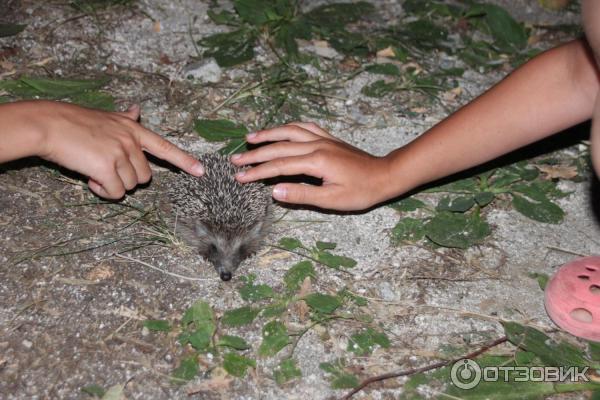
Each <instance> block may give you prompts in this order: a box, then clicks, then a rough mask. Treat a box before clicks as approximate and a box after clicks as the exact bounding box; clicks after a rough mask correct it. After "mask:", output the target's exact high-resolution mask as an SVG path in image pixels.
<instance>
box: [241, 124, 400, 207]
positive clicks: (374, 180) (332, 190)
mask: <svg viewBox="0 0 600 400" xmlns="http://www.w3.org/2000/svg"><path fill="white" fill-rule="evenodd" d="M247 140H248V142H249V143H252V144H258V143H266V142H275V143H272V144H269V145H266V146H262V147H259V148H257V149H255V150H251V151H248V152H246V153H242V154H236V155H233V156H232V157H231V161H232V162H233V163H234V164H236V165H239V166H241V165H248V164H256V163H260V165H258V166H255V167H253V168H250V169H248V170H246V171H242V172H240V173H238V174H237V175H236V179H237V180H238V181H239V182H251V181H255V180H259V179H265V178H272V177H275V176H281V175H284V176H290V175H308V176H312V177H315V178H319V179H322V182H323V183H322V185H320V186H316V185H308V184H297V183H279V184H277V185H275V187H274V188H273V197H274V198H275V199H276V200H279V201H282V202H286V203H296V204H309V205H314V206H317V207H321V208H327V209H334V210H343V211H348V210H362V209H365V208H368V207H370V206H372V205H374V204H377V203H379V202H381V201H383V200H385V199H386V198H387V194H386V190H385V189H386V186H389V185H388V180H389V166H388V161H387V159H386V158H382V157H375V156H373V155H371V154H368V153H366V152H364V151H362V150H360V149H357V148H356V147H353V146H351V145H349V144H348V143H345V142H343V141H341V140H339V139H337V138H335V137H334V136H332V135H330V134H329V133H328V132H326V131H325V130H323V129H321V128H320V127H319V126H317V125H315V124H313V123H300V122H299V123H292V124H288V125H284V126H281V127H277V128H273V129H268V130H264V131H260V132H257V133H254V134H249V135H248V136H247Z"/></svg>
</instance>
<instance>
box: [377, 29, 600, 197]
mask: <svg viewBox="0 0 600 400" xmlns="http://www.w3.org/2000/svg"><path fill="white" fill-rule="evenodd" d="M598 87H599V82H598V71H597V69H596V64H595V62H594V61H593V56H592V54H591V53H590V51H589V49H588V47H587V45H586V44H585V42H584V41H582V40H578V41H574V42H570V43H567V44H565V45H563V46H560V47H557V48H555V49H552V50H550V51H548V52H545V53H543V54H541V55H539V56H537V57H535V58H534V59H532V60H531V61H529V62H528V63H526V64H525V65H523V66H522V67H520V68H518V69H517V70H515V71H514V72H513V73H511V74H510V75H509V76H508V77H506V78H505V79H504V80H502V81H501V82H500V83H498V84H497V85H496V86H494V87H493V88H491V89H490V90H489V91H487V92H486V93H484V94H483V95H481V96H480V97H479V98H477V99H476V100H474V101H472V102H471V103H469V104H467V105H466V106H464V107H463V108H461V109H460V110H459V111H457V112H456V113H454V114H453V115H451V116H450V117H448V118H446V119H445V120H443V121H442V122H440V123H439V124H437V125H436V126H434V127H433V128H432V129H430V130H429V131H427V132H426V133H424V134H423V135H422V136H420V137H419V138H417V139H416V140H414V141H413V142H411V143H409V144H408V145H406V146H404V147H402V148H400V149H397V150H395V151H393V152H392V153H390V154H389V155H388V156H387V157H386V158H387V159H388V161H389V179H390V180H391V181H392V182H394V184H392V185H389V187H390V189H388V190H391V191H392V192H391V193H386V197H387V198H390V197H394V196H395V195H398V194H401V193H404V192H406V191H408V190H410V189H413V188H414V187H417V186H419V185H422V184H424V183H427V182H430V181H433V180H436V179H439V178H442V177H444V176H447V175H450V174H453V173H455V172H458V171H461V170H464V169H467V168H470V167H473V166H476V165H479V164H481V163H484V162H486V161H489V160H491V159H494V158H496V157H498V156H500V155H502V154H505V153H507V152H509V151H512V150H514V149H517V148H520V147H522V146H524V145H527V144H530V143H533V142H535V141H537V140H539V139H542V138H544V137H546V136H549V135H551V134H553V133H556V132H559V131H561V130H563V129H566V128H568V127H570V126H573V125H575V124H577V123H580V122H583V121H585V120H587V119H589V118H590V117H591V115H592V112H593V107H594V101H595V98H596V94H597V92H598Z"/></svg>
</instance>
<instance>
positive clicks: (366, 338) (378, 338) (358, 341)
mask: <svg viewBox="0 0 600 400" xmlns="http://www.w3.org/2000/svg"><path fill="white" fill-rule="evenodd" d="M375 345H379V346H381V347H383V348H386V349H387V348H388V347H390V340H389V339H388V337H387V335H386V334H385V333H383V332H377V331H376V330H374V329H373V328H367V329H366V330H364V331H362V332H360V333H355V334H354V335H352V336H351V337H350V340H349V341H348V349H347V350H348V351H351V352H353V353H355V354H356V355H358V356H366V355H369V354H371V353H372V352H373V349H374V348H375Z"/></svg>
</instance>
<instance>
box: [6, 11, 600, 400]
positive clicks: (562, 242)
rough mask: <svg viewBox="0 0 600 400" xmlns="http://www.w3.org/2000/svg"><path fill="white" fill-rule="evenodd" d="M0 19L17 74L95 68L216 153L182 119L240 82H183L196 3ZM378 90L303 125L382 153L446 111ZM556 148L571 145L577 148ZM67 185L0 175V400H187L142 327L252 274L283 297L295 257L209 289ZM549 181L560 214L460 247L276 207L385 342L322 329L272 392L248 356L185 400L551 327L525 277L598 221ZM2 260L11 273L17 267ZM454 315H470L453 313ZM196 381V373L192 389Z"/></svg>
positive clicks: (167, 351)
mask: <svg viewBox="0 0 600 400" xmlns="http://www.w3.org/2000/svg"><path fill="white" fill-rule="evenodd" d="M4 3H6V2H4ZM374 3H375V4H376V6H377V7H378V10H379V12H380V17H381V18H386V19H387V18H393V17H394V15H398V14H399V13H401V7H400V5H399V4H398V2H396V1H377V2H374ZM498 3H501V4H502V5H505V6H507V7H508V6H510V9H511V12H513V14H514V15H515V17H517V18H519V19H521V20H523V21H526V22H528V23H534V22H535V23H539V24H557V23H563V22H574V21H577V20H578V16H577V15H575V14H573V13H570V12H563V13H552V12H547V11H544V10H541V9H540V8H539V7H538V6H537V3H536V2H534V1H518V2H508V1H499V2H498ZM3 7H6V10H4V11H6V12H0V15H7V17H6V18H8V20H9V21H19V22H23V23H27V24H28V27H27V29H26V30H25V32H23V34H21V35H19V36H18V37H15V38H9V39H0V45H1V46H3V47H15V48H16V49H17V51H16V54H15V55H12V56H11V57H12V58H10V59H9V61H10V62H11V63H13V64H14V66H15V69H16V70H18V72H19V73H29V74H38V75H45V74H47V73H49V74H51V75H53V76H89V75H91V74H92V73H97V72H99V73H100V74H102V73H105V74H108V75H109V76H111V77H113V80H112V83H111V86H110V89H111V91H113V93H114V94H115V96H116V97H117V98H118V99H119V101H120V102H121V103H122V104H123V106H124V105H125V104H129V103H131V102H141V104H142V108H143V116H142V123H143V124H144V125H146V126H147V127H149V128H150V129H153V130H155V131H157V132H160V133H161V134H163V135H165V136H167V137H169V138H170V139H172V140H173V141H175V142H176V143H178V144H180V145H181V146H182V147H185V148H187V149H189V150H191V151H196V152H204V151H210V150H215V149H216V148H218V147H219V145H215V144H208V143H206V142H204V141H203V140H202V139H198V138H197V137H196V136H195V134H194V133H193V132H192V130H191V127H190V124H191V122H192V121H193V119H194V118H196V117H198V116H203V115H206V114H207V113H208V112H209V110H211V109H212V108H213V107H214V106H215V105H216V104H219V103H220V102H221V101H222V100H223V99H224V98H225V97H226V96H227V95H228V94H230V93H231V92H232V90H233V89H235V88H236V85H238V86H239V83H238V81H237V80H236V79H239V78H238V77H239V76H243V72H240V71H242V70H243V68H242V69H240V68H234V69H229V70H224V71H223V72H222V77H221V79H220V81H219V82H218V83H211V84H206V83H203V82H199V81H193V80H188V79H186V76H185V73H184V72H183V71H185V70H186V66H187V65H188V64H190V63H193V62H194V60H193V57H195V56H196V50H195V48H194V46H193V43H192V41H191V39H190V34H191V35H192V36H193V37H194V38H196V39H198V38H200V37H202V36H204V35H207V34H209V33H213V32H217V31H223V30H224V28H223V27H222V26H215V25H214V24H213V23H212V22H210V21H209V20H208V19H207V17H206V11H207V9H208V1H206V2H205V1H199V0H174V1H164V0H141V1H139V3H138V6H136V7H133V8H131V7H118V8H115V9H111V10H108V11H103V12H102V13H100V14H99V15H98V16H97V17H96V18H92V17H89V16H83V17H81V16H80V13H78V12H76V11H74V10H73V9H72V8H70V7H68V6H67V5H65V4H64V3H59V2H37V1H27V0H24V1H20V2H19V1H8V4H6V5H0V11H3V10H2V8H3ZM141 10H143V12H142V11H141ZM74 17H76V18H74ZM149 17H152V19H154V21H153V20H151V19H150V18H149ZM2 18H3V17H2ZM6 18H5V19H6ZM549 45H551V43H546V44H544V46H549ZM164 56H167V57H168V62H165V57H164ZM264 57H266V56H264ZM40 65H43V66H40ZM240 74H242V75H240ZM503 74H505V72H502V71H497V72H492V73H485V74H481V73H479V71H474V70H469V71H467V72H466V73H465V75H464V76H463V78H461V79H460V80H459V84H460V86H461V87H462V88H463V93H462V95H461V96H459V97H457V98H455V99H447V100H445V104H444V105H445V107H446V108H448V109H450V110H452V109H456V108H457V107H459V106H460V105H461V104H464V103H465V102H467V101H468V100H470V99H471V98H473V97H474V96H476V95H477V94H478V93H481V92H482V91H483V90H485V89H486V88H487V87H489V86H490V85H491V84H493V83H494V82H496V81H498V80H499V79H500V78H501V77H502V76H503ZM7 78H8V76H6V77H5V78H4V79H7ZM375 79H377V77H375V76H372V75H370V74H361V75H359V76H358V77H357V78H355V79H353V80H350V81H348V82H347V83H345V84H344V86H343V87H341V88H340V89H338V91H337V93H336V94H337V95H338V96H340V97H345V98H349V99H354V101H353V102H344V101H342V100H336V99H329V100H328V102H329V104H328V105H329V107H331V108H332V109H334V110H335V111H336V112H337V113H338V114H339V115H340V117H339V118H335V119H323V120H320V121H318V122H319V123H321V124H322V125H323V126H324V127H326V128H328V129H330V130H331V131H332V132H333V133H334V134H336V135H338V136H339V137H341V138H343V139H344V140H347V141H349V142H350V143H352V144H355V145H357V146H359V147H360V148H363V149H365V150H367V151H371V152H373V153H376V154H385V153H387V152H389V151H390V150H392V149H394V148H396V147H398V146H400V145H402V144H405V143H407V142H409V141H410V140H412V139H413V138H414V137H416V136H417V135H418V134H420V133H422V132H423V131H425V130H426V129H427V128H428V127H430V126H432V125H433V124H435V123H436V122H437V121H439V120H440V119H442V118H443V117H444V116H445V115H446V114H447V111H446V110H445V109H444V108H443V107H440V106H439V105H437V104H431V103H427V104H425V105H424V107H426V110H423V111H422V112H420V113H417V114H415V115H411V116H406V115H405V114H403V113H402V112H401V111H399V107H398V106H399V105H398V104H397V103H395V102H394V101H392V100H391V99H390V98H384V99H381V100H379V99H371V98H366V97H364V96H363V95H361V94H360V89H361V88H362V86H363V85H364V84H365V83H367V82H370V81H374V80H375ZM232 88H233V89H232ZM365 110H367V111H366V112H365ZM369 110H370V111H369ZM239 111H240V110H237V109H236V110H232V109H228V108H227V107H225V108H224V109H223V110H222V111H221V112H220V116H222V117H224V118H232V119H235V120H240V121H243V122H246V123H249V125H251V122H252V115H251V112H252V111H251V110H245V112H244V110H242V113H241V114H240V113H239ZM568 151H577V146H576V145H575V147H573V148H571V149H570V150H568ZM155 172H156V174H155V179H154V182H153V183H152V184H150V185H149V186H147V187H145V188H141V189H138V190H136V191H135V192H134V193H131V194H130V195H128V199H127V200H126V201H127V204H132V205H136V206H138V207H148V206H151V205H152V204H153V202H155V201H156V199H160V198H161V197H162V196H163V194H162V193H161V192H160V191H159V190H157V187H158V186H157V184H156V183H157V181H160V179H161V176H162V175H164V174H165V173H166V172H165V170H164V169H163V168H160V167H155ZM82 183H83V181H81V180H80V179H79V178H78V177H73V176H72V175H70V174H68V173H66V172H65V171H60V170H58V169H57V168H56V167H55V166H52V165H46V164H43V163H40V162H39V161H37V160H26V161H25V162H22V163H14V164H10V165H4V166H2V168H1V169H0V210H1V212H0V397H2V398H6V399H37V398H39V399H45V398H82V399H83V398H89V396H88V395H86V394H83V393H81V391H80V389H81V388H82V387H84V386H87V385H91V384H97V385H100V386H102V387H104V388H108V387H110V386H113V385H116V384H124V383H127V386H126V389H125V394H126V396H127V398H132V399H163V398H164V399H166V398H188V396H187V395H186V387H185V386H183V387H182V386H178V385H174V384H172V383H171V382H170V380H169V377H168V376H169V374H170V373H171V372H172V370H173V369H174V368H175V367H176V366H177V364H178V362H179V360H180V359H181V358H182V357H183V355H184V354H187V353H188V352H189V351H188V350H186V349H183V348H182V347H181V346H180V345H179V344H178V343H177V342H176V340H174V337H173V335H167V334H159V333H149V332H147V331H145V330H143V329H142V325H141V321H143V320H145V319H169V320H179V319H180V318H181V315H182V314H183V312H184V310H185V309H186V308H187V307H188V306H189V305H190V304H192V303H193V302H194V301H195V300H197V299H199V298H202V299H204V300H206V301H207V302H209V303H210V304H211V306H212V307H213V309H214V310H215V312H216V313H217V314H218V315H220V314H222V313H223V312H225V311H226V310H228V309H232V308H235V307H239V306H241V305H243V304H244V302H243V301H242V300H241V298H240V296H239V294H238V292H237V291H236V290H235V289H236V288H238V287H240V286H241V284H242V283H241V282H240V280H239V275H243V274H249V273H253V274H255V275H256V276H257V281H258V282H261V283H266V284H269V285H271V286H273V287H274V288H281V287H282V284H283V283H282V279H283V275H284V273H285V271H286V270H287V269H288V268H289V267H290V266H291V265H292V264H293V263H295V262H297V261H299V260H300V258H299V257H296V256H293V255H291V254H289V253H286V252H283V251H280V250H277V249H274V248H270V247H268V246H266V247H265V248H264V250H263V251H262V252H260V253H259V254H258V255H257V256H256V257H253V258H251V259H249V260H248V261H247V262H245V263H244V265H243V266H242V267H240V270H239V271H238V275H237V276H236V277H235V278H234V280H233V281H232V282H228V283H227V282H221V281H220V280H218V278H217V276H216V274H215V273H214V270H213V268H212V266H210V265H209V264H207V263H206V262H204V261H203V260H202V259H200V258H199V257H197V256H195V255H194V254H193V253H191V252H189V251H185V250H182V249H181V248H178V247H174V246H157V245H150V246H147V247H143V248H141V249H132V250H129V251H127V249H130V248H133V247H136V245H138V244H139V243H141V242H143V241H144V240H146V238H147V235H146V236H145V234H147V231H144V227H143V225H140V224H133V225H131V224H130V223H131V221H132V220H133V219H134V218H136V216H138V214H136V211H135V210H133V211H128V212H127V213H124V214H118V215H115V214H117V213H118V212H119V211H123V208H119V207H118V206H115V205H106V204H91V203H93V202H94V201H95V200H96V198H94V197H93V196H92V195H90V193H89V192H87V190H86V189H84V188H82V185H81V184H82ZM561 185H562V186H561V188H562V189H563V190H567V191H572V192H573V193H572V194H571V195H570V196H568V197H566V198H564V199H561V200H559V204H560V206H561V207H562V208H563V209H564V210H565V211H566V217H565V220H564V222H563V223H561V224H559V225H548V224H542V223H537V222H534V221H531V220H529V219H527V218H525V217H524V216H522V215H521V214H519V213H517V212H515V211H514V210H512V209H511V208H510V207H504V206H503V203H502V202H499V204H498V205H497V206H494V207H492V208H488V209H486V215H487V219H488V221H489V222H490V223H491V224H492V229H493V233H492V235H491V236H490V237H489V238H488V239H486V241H485V243H484V244H483V245H481V246H477V247H475V248H472V249H470V250H467V251H458V250H450V249H437V250H435V251H432V250H430V249H427V248H421V247H416V246H396V245H394V244H393V243H392V242H391V241H390V230H391V229H392V228H393V227H394V225H395V224H396V223H397V222H398V220H399V215H398V213H397V212H396V211H394V210H393V209H391V208H389V207H385V206H382V207H378V208H375V209H373V210H371V211H369V212H366V213H359V214H355V215H337V214H333V213H323V212H319V211H313V210H302V209H291V210H286V209H284V208H282V207H278V208H277V210H276V214H277V216H280V217H282V219H281V221H279V222H278V223H277V224H276V225H275V228H274V230H273V232H272V234H271V235H270V236H269V238H268V242H269V243H276V242H277V241H278V240H279V238H280V237H282V236H291V237H295V238H298V239H300V240H302V241H303V242H304V243H307V244H310V243H314V241H315V240H321V241H331V242H335V243H337V245H338V248H337V249H336V251H337V253H338V254H343V255H346V256H348V257H352V258H353V259H355V260H356V261H357V262H358V265H357V267H356V268H354V269H353V270H352V271H351V274H347V273H342V272H336V271H333V270H331V269H327V268H324V267H321V266H317V280H316V282H315V283H313V286H314V288H316V289H318V290H320V291H323V292H333V291H335V290H339V289H341V288H343V287H348V288H350V289H351V290H352V291H353V292H355V293H359V294H362V295H364V296H366V297H367V298H369V299H371V301H370V302H369V306H368V307H369V313H370V314H371V315H372V316H373V317H374V320H375V322H376V323H379V324H381V325H382V326H383V328H384V329H385V330H386V332H387V334H388V336H389V338H390V340H391V342H392V346H391V347H390V348H389V349H377V350H376V351H375V352H374V354H373V355H372V356H371V357H370V358H368V359H361V358H360V357H353V355H352V354H351V353H348V352H347V351H345V348H346V343H347V340H348V332H349V331H350V330H352V329H353V328H354V327H353V326H352V325H351V324H348V323H344V322H336V323H332V324H330V325H328V326H327V327H326V328H324V329H323V330H324V331H327V332H328V334H327V335H325V336H324V335H323V330H320V331H318V332H317V331H310V332H309V333H308V334H306V335H305V336H304V337H303V339H302V340H301V341H300V343H299V345H298V348H297V349H296V351H295V358H296V359H297V362H298V366H299V367H300V369H301V370H302V373H303V377H302V378H300V379H298V380H296V381H294V383H291V384H288V385H284V386H282V387H280V386H278V385H277V384H276V383H275V382H274V381H273V380H272V379H271V369H272V367H273V365H275V364H276V362H275V359H259V360H258V365H257V368H256V370H255V371H254V372H253V373H251V374H249V375H248V376H247V377H246V378H244V379H235V380H233V381H232V382H231V384H230V385H229V386H226V387H224V388H221V389H220V390H215V391H213V392H210V393H202V394H199V395H196V396H192V398H202V399H205V398H206V399H219V398H224V399H259V398H260V399H301V398H302V399H325V398H331V397H336V396H340V395H341V394H343V391H334V390H332V389H330V388H329V382H328V381H327V380H326V377H325V374H324V373H323V371H321V370H320V369H319V368H318V365H319V363H320V362H324V361H331V360H334V359H336V358H338V357H346V358H347V359H349V360H350V364H351V365H354V366H356V368H355V372H357V373H358V374H359V375H360V376H361V377H363V378H364V377H367V376H371V375H374V374H378V373H383V372H386V371H390V370H396V369H403V368H410V367H412V366H416V365H422V364H425V363H428V361H429V362H431V360H432V359H434V358H435V356H436V354H439V353H440V352H441V351H442V349H443V348H444V347H445V346H448V345H450V346H455V347H457V348H464V349H469V348H470V347H469V346H470V344H471V343H481V342H483V341H485V340H486V339H488V338H491V337H497V336H499V335H501V334H502V329H501V326H500V325H499V324H498V323H497V322H496V321H495V319H498V318H506V319H511V320H517V321H528V323H532V324H534V325H536V326H539V327H553V325H552V323H551V321H550V320H549V319H548V317H547V315H546V313H545V311H544V307H543V293H542V291H541V290H540V289H539V287H538V285H537V282H536V281H535V280H533V279H530V278H529V277H528V274H529V273H530V272H532V271H535V272H540V273H547V274H552V272H553V271H555V270H556V268H558V267H559V266H560V265H562V264H563V263H565V262H567V261H569V260H571V259H572V258H574V257H575V256H574V255H573V253H579V254H595V253H598V252H599V251H600V241H598V240H597V239H596V238H598V237H599V236H598V235H599V234H600V226H599V224H598V219H597V214H595V212H594V210H593V207H592V200H593V199H594V198H596V199H597V197H594V196H593V193H594V191H593V188H596V189H597V187H596V186H594V185H593V184H592V183H591V182H587V181H584V182H581V183H573V182H564V183H562V184H561ZM75 205H77V206H75ZM88 248H89V249H88ZM82 249H84V250H85V251H78V252H76V253H74V254H68V255H60V253H62V252H65V251H67V252H73V251H77V250H82ZM557 249H562V250H557ZM115 252H122V254H124V255H126V256H128V257H132V258H135V259H137V260H140V261H144V262H146V263H149V264H151V265H153V266H156V267H158V268H161V269H164V270H168V271H171V272H174V273H178V274H182V275H185V276H191V277H200V278H202V279H201V280H197V281H189V280H182V279H178V278H174V277H172V276H169V275H166V274H164V273H161V272H158V271H156V270H153V269H150V268H148V267H145V266H143V265H141V264H140V263H137V262H132V261H128V260H124V259H122V258H118V257H115V256H114V255H113V254H114V253H115ZM15 260H21V262H19V263H18V264H16V265H15ZM465 312H468V313H471V315H472V317H470V318H463V317H462V316H461V314H462V313H465ZM260 327H261V325H260V324H258V323H254V324H251V325H249V326H246V327H243V328H240V329H239V330H238V331H237V333H238V334H241V335H243V336H244V337H245V338H246V340H247V341H248V342H249V343H251V344H252V345H253V346H254V347H257V346H258V344H259V343H260ZM324 337H325V339H324ZM203 379H205V378H204V377H202V376H199V377H198V378H196V380H195V381H192V383H190V385H194V384H197V383H199V382H201V381H202V380H203ZM401 383H402V380H393V381H388V382H386V383H385V384H384V385H381V384H380V385H374V386H373V387H371V388H370V389H368V390H366V391H364V392H362V393H361V394H359V395H358V396H357V397H359V398H369V399H388V398H389V399H391V398H396V396H398V394H399V393H401Z"/></svg>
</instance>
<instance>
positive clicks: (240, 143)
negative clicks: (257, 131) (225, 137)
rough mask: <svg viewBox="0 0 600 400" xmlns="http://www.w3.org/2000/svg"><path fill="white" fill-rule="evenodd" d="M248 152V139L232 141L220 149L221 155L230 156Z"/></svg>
mask: <svg viewBox="0 0 600 400" xmlns="http://www.w3.org/2000/svg"><path fill="white" fill-rule="evenodd" d="M244 151H248V142H246V139H242V138H239V139H231V140H230V141H229V142H227V144H226V145H225V146H223V147H221V148H220V149H219V153H220V154H223V155H226V156H230V155H232V154H236V153H242V152H244Z"/></svg>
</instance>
